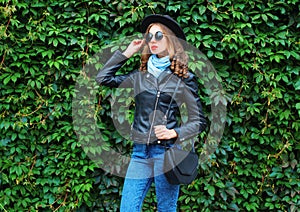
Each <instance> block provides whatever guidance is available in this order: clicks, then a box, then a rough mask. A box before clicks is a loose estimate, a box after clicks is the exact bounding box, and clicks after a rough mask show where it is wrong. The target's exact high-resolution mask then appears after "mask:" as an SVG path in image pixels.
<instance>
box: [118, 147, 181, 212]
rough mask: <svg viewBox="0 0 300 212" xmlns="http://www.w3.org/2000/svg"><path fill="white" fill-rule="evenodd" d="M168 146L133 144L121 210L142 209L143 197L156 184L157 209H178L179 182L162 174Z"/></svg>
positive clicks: (174, 211)
mask: <svg viewBox="0 0 300 212" xmlns="http://www.w3.org/2000/svg"><path fill="white" fill-rule="evenodd" d="M164 153H165V147H164V146H161V145H149V146H147V145H146V144H134V145H133V153H132V156H131V161H130V164H129V166H128V170H127V174H126V178H125V182H124V187H123V191H122V199H121V206H120V211H121V212H139V211H141V209H142V205H143V201H144V198H145V196H146V194H147V192H148V190H149V188H150V186H151V184H152V183H153V182H154V183H155V192H156V199H157V208H158V211H161V212H176V208H177V200H178V195H179V185H171V184H169V183H168V181H167V179H166V177H165V175H164V173H163V159H164Z"/></svg>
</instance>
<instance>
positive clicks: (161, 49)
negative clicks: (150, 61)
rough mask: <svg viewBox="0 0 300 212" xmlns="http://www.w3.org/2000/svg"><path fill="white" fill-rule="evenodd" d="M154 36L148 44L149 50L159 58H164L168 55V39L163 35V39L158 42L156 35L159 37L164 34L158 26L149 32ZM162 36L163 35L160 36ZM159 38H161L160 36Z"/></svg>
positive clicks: (154, 26)
mask: <svg viewBox="0 0 300 212" xmlns="http://www.w3.org/2000/svg"><path fill="white" fill-rule="evenodd" d="M148 33H151V34H152V35H153V36H152V38H151V40H150V41H149V42H148V46H149V49H150V51H151V53H152V54H156V55H157V56H158V57H164V56H167V55H168V50H167V45H168V42H167V38H166V36H165V34H162V39H161V40H157V39H156V36H155V35H156V34H157V33H158V34H157V35H159V33H163V31H162V29H161V28H160V27H159V26H158V25H153V26H152V27H151V28H150V29H149V32H148ZM160 36H161V34H160ZM158 37H159V36H158Z"/></svg>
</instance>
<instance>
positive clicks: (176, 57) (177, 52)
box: [140, 23, 188, 78]
mask: <svg viewBox="0 0 300 212" xmlns="http://www.w3.org/2000/svg"><path fill="white" fill-rule="evenodd" d="M153 25H157V26H159V27H160V28H161V29H162V31H163V34H164V36H165V37H166V40H167V42H168V45H167V51H168V53H169V57H170V61H171V66H170V69H171V71H172V72H173V73H174V74H176V75H177V76H179V77H183V78H187V77H188V56H187V54H186V53H185V51H184V48H183V46H182V44H181V42H180V41H179V39H178V38H177V37H176V36H175V34H174V33H173V32H172V31H171V30H170V29H169V28H168V27H166V26H165V25H163V24H160V23H152V24H150V25H149V26H148V28H147V30H146V33H148V32H149V30H150V28H151V27H152V26H153ZM150 55H151V51H150V49H149V46H148V45H145V47H144V49H143V51H142V55H141V65H140V71H142V72H146V71H147V62H148V59H149V57H150Z"/></svg>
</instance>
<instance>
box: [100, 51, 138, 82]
mask: <svg viewBox="0 0 300 212" xmlns="http://www.w3.org/2000/svg"><path fill="white" fill-rule="evenodd" d="M127 60H128V58H127V57H126V56H125V55H123V54H122V53H121V52H120V51H116V52H114V54H113V55H112V56H111V58H110V59H109V60H108V61H107V62H106V63H105V65H104V66H103V68H102V69H101V70H100V71H99V72H98V74H97V76H96V82H98V83H99V84H101V85H105V86H108V87H111V88H116V87H119V86H120V85H121V84H122V87H132V82H131V80H130V79H129V76H130V75H131V73H129V74H122V75H116V72H117V71H118V70H119V69H120V68H121V67H122V66H123V65H124V64H125V63H126V61H127Z"/></svg>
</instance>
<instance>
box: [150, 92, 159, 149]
mask: <svg viewBox="0 0 300 212" xmlns="http://www.w3.org/2000/svg"><path fill="white" fill-rule="evenodd" d="M159 96H160V91H159V90H158V91H157V94H156V100H155V106H154V112H153V117H152V122H151V126H150V131H149V135H148V140H147V145H149V144H150V138H151V133H152V128H153V124H154V120H155V115H156V109H157V105H158V99H159Z"/></svg>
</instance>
